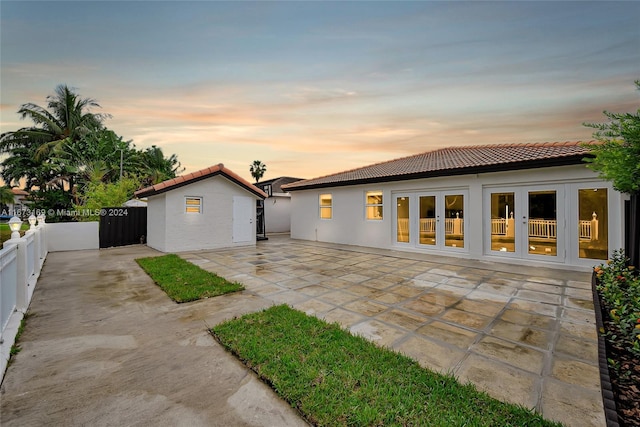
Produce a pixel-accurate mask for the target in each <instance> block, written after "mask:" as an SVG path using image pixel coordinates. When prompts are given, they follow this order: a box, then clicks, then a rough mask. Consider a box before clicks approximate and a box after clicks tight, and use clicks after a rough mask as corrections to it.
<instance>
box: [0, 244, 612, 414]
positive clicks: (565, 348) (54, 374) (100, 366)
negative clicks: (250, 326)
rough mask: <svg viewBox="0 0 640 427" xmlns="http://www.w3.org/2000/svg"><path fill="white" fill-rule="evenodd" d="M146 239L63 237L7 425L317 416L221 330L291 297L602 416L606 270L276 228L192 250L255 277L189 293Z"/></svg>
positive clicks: (456, 369)
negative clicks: (76, 244) (225, 288)
mask: <svg viewBox="0 0 640 427" xmlns="http://www.w3.org/2000/svg"><path fill="white" fill-rule="evenodd" d="M155 254H158V255H159V253H158V252H156V251H154V250H153V249H150V248H147V247H145V246H130V247H124V248H116V249H107V250H100V251H98V250H92V251H82V252H56V253H52V254H50V255H49V257H48V258H47V261H46V263H45V265H44V268H43V270H42V274H41V276H40V279H39V281H38V286H37V287H36V289H35V292H34V298H33V301H32V304H31V307H30V312H31V313H33V315H32V317H30V318H29V319H28V321H27V327H26V329H25V332H24V334H23V335H22V338H21V339H20V342H21V345H22V351H21V352H20V353H19V354H18V356H17V357H16V359H15V361H14V363H12V365H11V366H10V367H9V369H8V371H7V374H6V376H5V380H4V383H3V385H2V402H1V408H0V414H1V418H2V424H3V425H5V424H6V425H26V424H29V425H32V424H38V425H39V424H65V425H86V424H94V425H96V424H102V425H115V424H135V423H140V424H145V425H146V424H149V425H150V424H155V425H252V426H266V425H274V426H275V425H278V426H279V425H287V426H288V425H297V424H300V425H304V422H302V420H301V419H300V418H299V417H298V416H297V414H295V412H294V411H293V410H292V409H291V408H290V407H288V405H287V404H286V403H285V402H283V401H281V400H280V399H278V398H277V397H276V395H275V393H272V392H270V390H269V389H268V387H267V386H266V385H264V384H262V383H261V382H260V381H258V380H257V379H256V377H255V375H253V374H251V373H250V372H249V371H248V370H247V369H246V368H245V367H244V366H242V365H241V364H240V363H239V362H238V361H237V360H236V359H235V358H234V357H233V356H231V355H230V354H229V353H227V352H225V351H224V350H223V349H222V348H221V347H220V346H219V345H218V344H217V343H216V342H215V341H214V340H213V338H212V337H211V336H210V335H208V334H207V332H206V329H207V326H212V325H214V324H217V323H218V322H221V321H223V320H225V319H228V318H231V317H233V316H238V315H242V314H243V313H247V312H251V311H256V310H260V309H262V308H266V307H268V306H269V305H272V304H275V303H287V304H290V305H292V306H294V307H295V308H298V309H300V310H302V311H305V312H307V313H309V314H314V315H316V316H319V317H322V318H324V319H326V320H328V321H331V322H339V323H340V324H341V325H343V326H344V327H345V328H349V329H350V330H351V331H352V332H354V333H358V334H361V335H363V336H365V337H367V338H369V339H371V340H373V341H374V342H376V343H378V344H380V345H383V346H388V347H392V348H394V349H396V350H398V351H401V352H403V353H406V354H407V355H409V356H411V357H413V358H414V359H416V360H418V361H419V362H420V363H421V364H422V365H423V366H426V367H429V368H432V369H435V370H439V371H450V372H453V373H454V374H455V375H456V376H457V377H458V378H459V379H460V380H462V381H471V382H473V383H475V384H476V385H477V386H478V387H479V388H480V389H482V390H485V391H487V392H488V393H489V394H491V395H493V396H494V397H497V398H499V399H501V400H505V401H509V402H515V403H519V404H522V405H524V406H526V407H529V408H535V409H536V410H537V411H540V412H542V413H543V415H544V416H545V417H547V418H550V419H554V420H558V421H561V422H563V423H565V424H566V425H568V426H602V425H604V412H603V409H602V400H601V395H600V387H599V373H598V368H597V364H596V363H597V362H596V360H597V359H596V357H597V347H596V331H595V326H594V313H593V307H592V305H591V291H590V284H589V280H590V277H589V275H588V274H585V273H576V272H571V271H563V270H553V269H544V268H523V267H519V266H514V265H507V264H493V263H486V262H478V261H466V260H462V259H453V258H447V257H434V256H427V255H421V254H415V253H402V252H394V251H388V250H372V249H366V248H359V247H352V246H341V245H331V244H322V243H314V242H307V241H297V240H291V239H289V238H288V237H287V236H270V238H269V240H268V241H263V242H259V243H258V245H257V246H256V247H243V248H237V249H224V250H216V251H199V252H189V253H183V254H181V255H182V256H183V257H184V258H185V259H188V260H190V261H191V262H193V263H195V264H197V265H199V266H201V267H202V268H204V269H207V270H211V271H215V272H216V273H218V274H220V275H222V276H224V277H226V278H228V279H233V280H239V281H242V282H243V283H244V285H245V286H246V288H247V290H246V291H244V292H242V293H237V294H232V295H226V296H223V297H217V298H210V299H207V300H202V301H197V302H193V303H186V304H180V305H177V304H175V303H173V302H171V301H170V300H169V299H168V298H167V297H166V295H165V294H164V293H163V292H162V291H161V290H160V289H159V288H158V287H157V286H154V285H153V283H152V281H151V280H150V279H149V277H148V276H146V274H144V273H143V272H142V270H141V269H140V268H139V267H138V266H137V265H136V264H135V262H134V261H133V260H134V259H135V258H137V257H143V256H153V255H155Z"/></svg>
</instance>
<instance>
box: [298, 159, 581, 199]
mask: <svg viewBox="0 0 640 427" xmlns="http://www.w3.org/2000/svg"><path fill="white" fill-rule="evenodd" d="M585 157H591V155H589V154H588V153H582V154H576V155H571V156H563V157H556V158H551V159H539V160H527V161H520V162H512V163H500V164H494V165H483V166H472V167H464V168H455V169H440V170H436V171H428V172H417V173H408V174H399V175H389V176H383V177H374V178H362V179H354V180H348V181H338V182H329V183H320V184H310V185H301V186H291V184H289V185H287V188H286V189H287V191H290V192H293V191H301V190H312V189H318V188H330V187H346V186H351V185H362V184H377V183H382V182H395V181H408V180H412V179H423V178H438V177H443V176H459V175H473V174H478V173H492V172H509V171H514V170H523V169H539V168H546V167H554V166H570V165H579V164H583V160H582V159H584V158H585ZM294 185H295V184H294Z"/></svg>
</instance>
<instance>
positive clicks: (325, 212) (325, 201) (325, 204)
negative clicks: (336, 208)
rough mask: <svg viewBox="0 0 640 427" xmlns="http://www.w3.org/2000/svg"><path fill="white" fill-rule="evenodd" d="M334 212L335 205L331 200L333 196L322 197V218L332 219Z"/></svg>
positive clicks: (325, 195)
mask: <svg viewBox="0 0 640 427" xmlns="http://www.w3.org/2000/svg"><path fill="white" fill-rule="evenodd" d="M332 210H333V204H332V200H331V194H321V195H320V218H321V219H331V216H332Z"/></svg>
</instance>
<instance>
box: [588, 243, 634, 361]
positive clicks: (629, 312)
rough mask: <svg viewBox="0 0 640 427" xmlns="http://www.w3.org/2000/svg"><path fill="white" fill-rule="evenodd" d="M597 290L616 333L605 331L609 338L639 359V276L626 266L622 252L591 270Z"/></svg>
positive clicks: (626, 259) (615, 253)
mask: <svg viewBox="0 0 640 427" xmlns="http://www.w3.org/2000/svg"><path fill="white" fill-rule="evenodd" d="M594 271H595V273H596V276H597V278H598V284H597V289H598V292H600V295H601V297H602V301H603V305H604V308H605V309H606V310H607V311H608V314H609V318H610V320H611V322H612V323H613V324H614V325H615V326H616V328H617V330H614V331H608V332H607V334H608V335H609V338H610V339H611V340H612V341H614V342H616V343H618V344H620V345H621V346H622V347H624V348H625V349H627V350H628V351H630V352H631V353H633V354H635V355H636V356H640V276H639V275H638V271H637V270H636V269H635V268H634V267H633V266H629V259H628V258H626V257H625V255H624V251H623V250H619V251H614V253H613V257H612V258H611V259H610V260H609V261H607V263H606V264H601V265H600V266H598V267H595V269H594Z"/></svg>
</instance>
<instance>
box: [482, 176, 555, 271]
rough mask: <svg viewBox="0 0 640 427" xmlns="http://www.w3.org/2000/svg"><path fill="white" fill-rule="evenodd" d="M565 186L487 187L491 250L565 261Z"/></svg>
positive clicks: (518, 255) (506, 254) (507, 254)
mask: <svg viewBox="0 0 640 427" xmlns="http://www.w3.org/2000/svg"><path fill="white" fill-rule="evenodd" d="M564 207H565V204H564V187H563V186H561V185H559V186H545V187H518V188H513V187H511V188H491V189H485V218H487V221H488V222H489V223H488V224H487V226H486V228H485V230H488V231H489V233H488V235H487V236H486V240H485V242H486V245H485V247H486V248H488V251H489V252H490V253H494V254H499V255H501V256H510V257H517V258H530V259H545V260H549V261H560V262H562V261H564V258H565V232H564V231H565V227H564V224H565V215H564Z"/></svg>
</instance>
